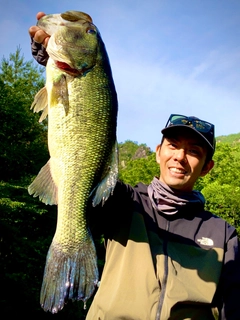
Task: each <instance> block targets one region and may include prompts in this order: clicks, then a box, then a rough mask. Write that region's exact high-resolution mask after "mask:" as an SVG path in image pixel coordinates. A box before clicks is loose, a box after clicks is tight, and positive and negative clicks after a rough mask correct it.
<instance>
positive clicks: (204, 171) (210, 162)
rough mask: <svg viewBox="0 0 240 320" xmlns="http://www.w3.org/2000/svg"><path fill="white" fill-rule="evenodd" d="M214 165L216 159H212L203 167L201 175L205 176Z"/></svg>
mask: <svg viewBox="0 0 240 320" xmlns="http://www.w3.org/2000/svg"><path fill="white" fill-rule="evenodd" d="M213 167H214V161H213V160H212V159H211V160H209V161H208V162H207V163H205V165H204V166H203V168H202V172H201V175H200V176H201V177H204V176H205V175H206V174H207V173H208V172H209V171H210V170H212V168H213Z"/></svg>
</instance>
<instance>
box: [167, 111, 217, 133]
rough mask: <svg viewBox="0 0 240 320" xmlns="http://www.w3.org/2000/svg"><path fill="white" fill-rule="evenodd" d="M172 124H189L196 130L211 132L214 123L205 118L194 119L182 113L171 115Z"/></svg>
mask: <svg viewBox="0 0 240 320" xmlns="http://www.w3.org/2000/svg"><path fill="white" fill-rule="evenodd" d="M169 122H170V124H172V125H178V124H180V125H189V126H193V127H194V128H195V129H196V130H198V131H200V132H209V131H210V130H211V129H213V125H212V124H211V123H208V122H206V121H203V120H199V119H194V118H192V117H185V116H181V115H171V117H170V119H169Z"/></svg>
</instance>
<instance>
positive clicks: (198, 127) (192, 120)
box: [161, 114, 216, 156]
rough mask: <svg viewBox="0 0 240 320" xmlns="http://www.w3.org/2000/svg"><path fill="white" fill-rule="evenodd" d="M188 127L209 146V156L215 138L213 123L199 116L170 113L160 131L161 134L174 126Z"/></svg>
mask: <svg viewBox="0 0 240 320" xmlns="http://www.w3.org/2000/svg"><path fill="white" fill-rule="evenodd" d="M181 127H182V128H188V129H189V130H191V131H194V132H195V133H197V134H198V136H200V137H201V138H202V139H203V140H204V141H205V142H206V143H207V146H208V147H209V150H210V151H211V156H212V155H213V154H214V151H215V146H216V140H215V136H214V125H213V124H211V123H209V122H207V121H205V120H201V119H199V118H196V117H193V116H190V117H188V116H183V115H178V114H171V116H170V117H169V119H168V122H167V124H166V126H165V128H164V129H163V130H162V131H161V132H162V134H163V135H166V134H167V133H168V132H170V131H171V130H173V129H176V128H181Z"/></svg>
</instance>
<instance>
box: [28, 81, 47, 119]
mask: <svg viewBox="0 0 240 320" xmlns="http://www.w3.org/2000/svg"><path fill="white" fill-rule="evenodd" d="M30 109H31V110H32V109H33V112H39V111H43V112H42V115H41V117H40V119H39V122H42V121H43V120H44V119H45V118H46V117H47V115H48V95H47V89H46V87H43V88H42V89H41V90H40V91H38V93H37V94H36V96H35V98H34V101H33V103H32V105H31V108H30Z"/></svg>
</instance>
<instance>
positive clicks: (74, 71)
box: [55, 61, 84, 77]
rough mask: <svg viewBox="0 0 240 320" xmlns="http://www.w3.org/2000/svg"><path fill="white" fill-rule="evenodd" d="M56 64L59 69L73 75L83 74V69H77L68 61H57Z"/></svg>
mask: <svg viewBox="0 0 240 320" xmlns="http://www.w3.org/2000/svg"><path fill="white" fill-rule="evenodd" d="M55 65H56V67H57V68H58V69H60V70H62V71H64V72H66V73H68V74H69V75H71V76H74V77H77V76H79V75H81V74H83V73H84V72H83V70H81V71H80V70H77V69H74V68H71V67H70V66H69V65H68V64H67V63H66V62H62V61H55Z"/></svg>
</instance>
